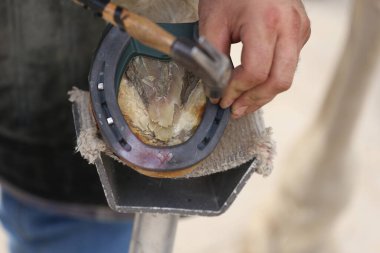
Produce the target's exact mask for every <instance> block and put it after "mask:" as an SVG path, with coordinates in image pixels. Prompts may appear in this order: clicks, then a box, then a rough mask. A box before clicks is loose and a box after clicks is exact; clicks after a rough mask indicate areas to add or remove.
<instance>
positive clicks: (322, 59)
mask: <svg viewBox="0 0 380 253" xmlns="http://www.w3.org/2000/svg"><path fill="white" fill-rule="evenodd" d="M350 3H351V2H350V1H349V0H333V1H328V0H309V1H306V2H305V5H306V8H307V11H308V14H309V16H310V19H311V23H312V36H311V39H310V41H309V43H308V44H307V45H306V47H305V48H304V50H303V52H302V55H301V60H300V63H299V65H298V69H297V73H296V77H295V81H294V84H293V87H292V88H291V89H290V90H289V91H288V92H286V93H284V94H282V95H280V96H279V97H278V98H277V99H276V100H275V101H273V102H272V103H271V104H269V105H267V106H265V120H266V124H267V125H268V126H271V127H273V131H274V139H275V140H276V142H277V153H278V155H277V157H276V160H275V169H274V172H273V174H272V175H271V176H270V177H268V178H262V177H261V176H258V175H254V176H253V177H252V179H251V180H250V182H249V183H248V184H247V185H246V187H245V188H244V189H243V191H242V193H241V194H240V195H239V196H238V198H237V200H236V201H235V202H234V204H233V205H232V207H231V208H230V209H229V210H228V211H227V212H226V213H225V214H223V215H222V216H220V217H214V218H201V217H192V218H188V219H185V220H182V221H180V223H179V226H178V231H177V238H176V243H175V249H174V252H177V253H179V252H180V253H214V252H217V253H243V252H244V247H245V245H244V244H245V242H244V240H243V238H247V237H248V238H249V232H248V229H249V227H250V226H254V224H252V220H253V217H256V218H257V217H260V215H262V213H260V211H258V208H257V207H258V206H259V205H260V203H261V201H262V199H263V198H266V196H268V195H269V193H270V192H271V189H272V188H273V185H275V184H276V181H277V180H278V174H279V171H281V170H282V169H284V168H285V165H284V161H285V158H286V157H287V155H288V153H289V150H291V147H292V146H293V145H294V142H295V140H297V137H298V136H299V134H300V133H302V132H303V130H304V129H305V128H306V127H307V126H308V125H309V124H310V123H311V120H312V119H313V117H314V116H315V113H316V111H317V110H318V108H319V106H320V104H321V102H322V98H323V96H324V93H325V91H326V89H327V85H328V84H329V81H330V79H331V76H332V73H333V71H334V69H335V65H336V63H337V60H338V57H339V56H340V53H341V50H342V49H343V43H344V40H345V38H346V34H347V30H348V29H347V28H348V26H347V25H348V20H349V15H350ZM233 50H234V51H233V58H234V62H235V64H236V63H238V62H239V50H240V46H239V45H237V46H235V47H234V48H233ZM379 63H380V60H379ZM372 82H373V85H372V87H371V90H370V92H369V95H368V100H367V103H366V105H365V107H364V110H363V113H362V116H361V119H360V123H359V125H358V127H357V129H356V132H355V136H354V141H353V143H352V148H353V150H354V152H353V154H354V155H355V160H356V161H355V166H356V170H355V174H356V176H355V182H354V185H353V193H352V199H351V202H350V204H349V205H348V206H347V207H346V209H345V210H344V212H343V213H342V214H341V216H340V218H339V219H338V220H337V222H336V223H335V224H332V226H333V230H334V233H333V237H332V238H331V239H332V240H331V241H332V242H333V243H335V244H336V252H332V253H361V252H366V253H372V252H380V240H378V234H379V233H380V219H379V218H378V213H379V211H380V197H379V196H380V170H379V169H378V167H379V165H378V164H380V156H379V155H378V154H379V151H380V135H379V130H378V129H379V125H380V117H378V115H379V114H378V112H377V108H378V107H377V106H379V105H380V104H379V99H380V85H376V83H378V82H380V64H378V71H377V74H376V76H375V77H374V78H373V80H372ZM305 151H306V152H307V148H305ZM0 252H4V253H5V252H7V250H6V236H5V235H4V233H3V232H0ZM263 253H264V252H263ZM328 253H329V252H328Z"/></svg>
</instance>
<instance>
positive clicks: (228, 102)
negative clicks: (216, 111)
mask: <svg viewBox="0 0 380 253" xmlns="http://www.w3.org/2000/svg"><path fill="white" fill-rule="evenodd" d="M233 102H234V101H233V100H224V99H223V100H222V102H221V103H220V107H222V108H223V109H226V108H228V107H230V106H231V105H232V103H233Z"/></svg>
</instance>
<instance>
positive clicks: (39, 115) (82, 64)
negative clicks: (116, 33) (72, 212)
mask: <svg viewBox="0 0 380 253" xmlns="http://www.w3.org/2000/svg"><path fill="white" fill-rule="evenodd" d="M0 13H1V15H0V27H1V28H0V177H1V178H2V179H3V180H4V179H5V180H7V181H8V182H9V183H10V184H12V185H15V186H17V187H19V188H21V189H22V190H24V191H28V192H30V193H33V194H35V195H38V196H42V197H44V198H47V199H53V200H59V201H64V202H75V203H90V204H105V198H104V194H103V191H102V188H101V185H100V182H99V179H98V176H97V173H96V170H95V168H94V167H93V166H89V165H87V164H86V163H85V162H84V161H83V160H82V159H81V158H80V157H79V155H74V145H75V133H74V126H73V122H72V114H71V105H70V103H69V102H68V101H67V91H68V90H69V89H70V88H71V87H72V86H73V85H76V86H79V87H80V88H84V89H86V88H87V86H88V84H87V83H88V82H87V75H88V72H89V67H90V61H91V57H92V54H93V52H94V51H95V49H96V45H97V43H98V41H99V39H100V37H101V33H102V30H103V28H104V27H105V23H104V22H103V21H102V20H101V19H99V18H95V17H94V16H93V14H92V13H91V12H90V11H85V10H83V9H82V8H80V7H78V6H77V5H75V4H74V3H73V2H72V1H69V0H54V1H52V0H1V1H0Z"/></svg>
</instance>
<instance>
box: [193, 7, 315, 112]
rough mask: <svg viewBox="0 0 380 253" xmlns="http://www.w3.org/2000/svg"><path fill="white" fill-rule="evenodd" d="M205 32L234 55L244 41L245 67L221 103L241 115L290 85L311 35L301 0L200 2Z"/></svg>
mask: <svg viewBox="0 0 380 253" xmlns="http://www.w3.org/2000/svg"><path fill="white" fill-rule="evenodd" d="M199 19H200V20H199V22H200V34H201V35H204V36H205V37H206V38H207V39H208V40H209V41H210V42H211V44H213V45H214V46H215V47H217V48H218V49H219V50H221V51H223V52H224V53H226V54H229V50H230V45H231V44H232V43H236V42H240V41H241V42H242V43H243V51H242V55H241V65H240V66H238V67H236V69H235V70H234V72H233V75H232V81H231V83H230V84H229V86H228V88H227V91H226V93H225V95H224V97H223V98H222V100H221V102H220V105H221V106H222V107H223V108H227V107H229V106H231V105H232V115H233V117H234V118H239V117H241V116H243V115H245V114H247V113H250V112H253V111H255V110H257V109H258V108H260V107H261V106H263V105H264V104H266V103H268V102H269V101H271V100H272V99H273V98H274V97H275V96H276V95H277V94H278V93H280V92H283V91H285V90H287V89H289V87H290V85H291V83H292V81H293V76H294V72H295V70H296V66H297V62H298V58H299V54H300V51H301V49H302V47H303V46H304V44H305V43H306V41H307V40H308V39H309V36H310V21H309V19H308V17H307V15H306V12H305V9H304V6H303V4H302V2H301V0H199Z"/></svg>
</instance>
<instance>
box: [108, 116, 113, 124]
mask: <svg viewBox="0 0 380 253" xmlns="http://www.w3.org/2000/svg"><path fill="white" fill-rule="evenodd" d="M107 123H108V125H112V124H113V118H112V117H108V118H107Z"/></svg>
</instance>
